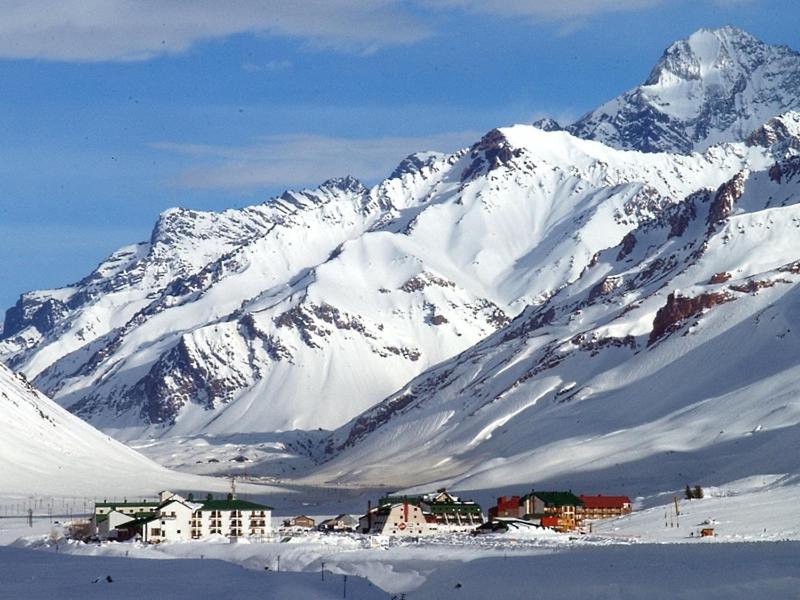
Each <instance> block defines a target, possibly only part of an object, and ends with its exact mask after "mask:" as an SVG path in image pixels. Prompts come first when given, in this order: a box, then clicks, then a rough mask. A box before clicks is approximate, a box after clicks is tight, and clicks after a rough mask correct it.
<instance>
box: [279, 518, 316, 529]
mask: <svg viewBox="0 0 800 600" xmlns="http://www.w3.org/2000/svg"><path fill="white" fill-rule="evenodd" d="M315 525H316V521H314V519H312V518H311V517H308V516H306V515H297V516H296V517H292V518H290V519H285V520H284V521H283V526H284V527H299V528H300V529H314V526H315Z"/></svg>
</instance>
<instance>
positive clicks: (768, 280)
mask: <svg viewBox="0 0 800 600" xmlns="http://www.w3.org/2000/svg"><path fill="white" fill-rule="evenodd" d="M759 141H760V142H767V143H769V144H771V147H772V151H771V152H772V154H773V158H772V159H771V160H769V161H766V162H765V161H764V160H763V159H764V157H763V156H758V157H757V158H753V159H751V160H750V162H749V164H748V165H747V166H746V167H744V168H742V170H741V171H739V172H738V173H736V174H735V175H734V176H733V177H731V178H730V179H729V180H728V181H727V182H725V183H723V184H722V185H720V186H719V187H716V188H713V189H699V190H697V191H695V192H693V193H691V194H689V195H688V196H687V197H685V198H683V199H681V200H680V201H677V202H675V203H674V204H672V205H670V206H668V207H666V208H665V209H664V210H662V211H661V212H660V213H659V214H657V215H656V216H655V217H654V218H652V219H643V220H641V221H640V222H639V223H638V224H637V225H636V226H635V227H633V228H632V229H631V230H630V231H629V232H628V234H627V235H626V236H625V237H624V238H623V239H622V241H621V243H619V244H617V245H615V246H613V247H608V248H607V249H604V250H602V251H601V252H599V253H598V254H597V255H596V256H595V257H594V258H593V260H592V261H591V264H590V265H589V266H588V267H587V268H586V269H585V270H583V272H582V273H581V274H580V276H579V277H577V278H576V279H575V280H574V281H572V282H571V283H570V284H569V285H567V286H565V287H564V288H562V289H560V290H559V291H558V292H557V293H556V294H555V295H553V296H552V297H550V298H549V299H548V300H547V301H546V302H544V303H542V304H539V305H531V306H529V307H528V308H526V309H525V311H523V313H522V314H520V315H519V316H518V317H517V318H516V319H515V320H514V321H513V322H512V323H511V324H510V325H509V326H508V327H506V328H505V329H503V330H502V331H499V332H497V333H495V334H493V335H491V336H490V337H488V338H487V339H485V340H483V341H481V342H480V343H478V344H477V345H475V346H474V347H472V348H470V349H469V350H468V351H466V352H464V353H462V354H460V355H459V356H457V357H455V358H453V359H451V360H449V361H445V362H443V363H442V364H440V365H438V366H437V367H435V368H433V369H431V370H429V371H427V372H426V373H424V374H423V375H421V376H420V377H418V378H416V379H414V380H413V381H411V382H410V383H409V384H408V385H406V386H404V387H403V388H402V389H401V390H399V391H398V392H397V393H396V394H394V395H392V396H391V397H390V398H388V399H387V400H385V401H384V402H382V403H380V404H379V405H377V406H376V407H375V408H373V409H371V410H370V411H367V412H366V413H364V414H363V415H361V416H359V417H358V418H356V419H354V420H353V421H351V422H350V423H349V424H347V425H346V426H345V427H343V428H340V429H339V430H338V431H337V432H336V433H335V434H334V435H333V436H332V438H331V439H330V441H329V445H328V453H329V455H330V456H332V457H334V458H332V460H330V462H329V463H328V464H326V465H325V466H324V467H323V469H322V470H321V471H320V472H319V473H317V474H316V475H315V477H316V478H321V479H337V480H344V481H348V480H350V481H358V482H361V483H380V482H384V481H385V480H386V465H392V470H391V473H392V481H394V482H400V483H405V484H409V485H411V484H414V483H419V482H420V472H421V471H422V472H424V474H425V477H426V478H428V479H429V480H436V481H439V482H442V483H446V484H448V485H451V486H455V487H459V488H462V489H463V488H466V489H477V488H491V487H496V486H498V485H510V484H514V483H517V484H524V483H527V482H531V481H537V482H542V481H561V482H562V483H565V484H566V483H569V482H575V481H576V480H577V479H580V481H581V482H582V484H583V485H588V486H589V487H591V485H592V484H594V483H596V484H597V485H598V486H603V487H605V488H607V487H608V486H612V487H613V486H617V487H620V488H624V487H625V485H626V482H636V485H637V486H638V487H637V489H639V490H642V489H647V487H646V486H648V485H650V486H651V488H650V489H651V490H653V491H655V490H658V489H663V487H664V486H665V485H669V484H673V485H676V486H679V485H681V482H687V481H699V480H702V481H705V482H714V483H721V482H725V481H731V480H735V479H739V478H742V477H747V476H751V475H756V474H761V473H794V474H797V473H800V455H798V453H797V451H796V449H797V442H798V439H800V437H798V436H799V435H800V331H799V330H798V327H797V322H798V318H799V317H800V115H799V114H798V113H790V114H787V115H784V116H782V117H780V118H776V119H773V120H771V121H770V122H769V123H768V124H767V125H765V126H764V127H763V128H761V129H759V130H758V131H757V132H756V133H755V134H754V135H753V136H752V137H751V142H750V143H751V144H754V143H757V142H759ZM748 148H749V150H750V151H752V149H753V148H752V146H747V145H745V144H736V145H732V146H727V152H730V153H734V154H736V153H741V154H743V155H744V154H745V153H746V152H747V151H748ZM714 151H715V152H719V151H720V148H717V149H714ZM659 486H661V487H659Z"/></svg>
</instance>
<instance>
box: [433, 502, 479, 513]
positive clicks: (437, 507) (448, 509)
mask: <svg viewBox="0 0 800 600" xmlns="http://www.w3.org/2000/svg"><path fill="white" fill-rule="evenodd" d="M429 506H430V508H431V513H433V514H437V513H453V512H454V513H467V514H474V513H479V512H481V507H480V506H478V505H477V504H452V503H447V504H445V503H433V504H430V505H429Z"/></svg>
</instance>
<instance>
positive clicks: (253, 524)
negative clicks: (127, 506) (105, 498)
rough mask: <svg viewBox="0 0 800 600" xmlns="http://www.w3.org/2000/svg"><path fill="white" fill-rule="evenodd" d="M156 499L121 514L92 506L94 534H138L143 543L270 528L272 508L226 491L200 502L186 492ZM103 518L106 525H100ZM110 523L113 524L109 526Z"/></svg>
mask: <svg viewBox="0 0 800 600" xmlns="http://www.w3.org/2000/svg"><path fill="white" fill-rule="evenodd" d="M159 498H160V502H157V503H149V504H148V508H150V507H151V506H152V504H155V507H154V508H151V510H149V511H140V512H138V513H134V514H124V513H121V512H120V511H116V510H115V511H112V512H109V513H105V514H103V515H98V514H97V510H98V509H100V508H103V509H104V508H105V507H101V506H99V505H98V506H96V507H95V513H96V515H95V520H96V531H97V535H98V536H100V537H101V538H103V537H106V538H109V537H111V538H113V537H116V538H117V539H127V538H129V537H134V536H139V537H140V538H141V540H142V541H143V542H147V543H160V542H164V541H187V540H194V539H200V538H204V537H208V536H211V535H220V536H224V537H228V538H232V539H235V538H240V537H261V536H264V535H266V534H267V533H268V532H269V530H270V519H271V517H272V509H271V508H270V507H269V506H264V505H261V504H256V503H254V502H248V501H246V500H239V499H237V498H236V497H235V496H234V495H233V494H228V497H227V499H225V500H215V499H214V498H213V497H212V496H211V495H210V494H209V495H208V497H207V498H206V499H205V500H203V501H201V502H198V501H195V500H193V499H192V496H191V495H190V496H189V498H188V499H187V498H183V497H182V496H180V495H178V494H173V493H172V492H161V494H159ZM105 521H107V522H108V525H103V522H105ZM112 525H113V527H112Z"/></svg>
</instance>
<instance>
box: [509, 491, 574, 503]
mask: <svg viewBox="0 0 800 600" xmlns="http://www.w3.org/2000/svg"><path fill="white" fill-rule="evenodd" d="M530 496H536V497H537V498H539V500H541V501H542V502H544V503H545V506H583V502H582V501H581V499H580V498H578V497H577V496H576V495H575V494H573V493H572V492H531V493H530V494H526V495H525V496H523V497H522V498H521V502H524V501H525V499H526V498H529V497H530Z"/></svg>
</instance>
